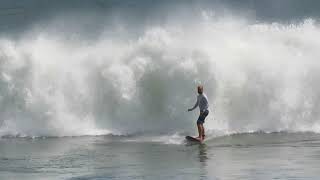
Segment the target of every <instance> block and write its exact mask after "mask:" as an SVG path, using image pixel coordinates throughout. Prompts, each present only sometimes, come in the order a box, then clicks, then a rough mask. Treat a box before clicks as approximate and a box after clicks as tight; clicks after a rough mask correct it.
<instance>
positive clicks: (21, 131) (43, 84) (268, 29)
mask: <svg viewBox="0 0 320 180" xmlns="http://www.w3.org/2000/svg"><path fill="white" fill-rule="evenodd" d="M318 37H320V27H319V25H318V24H317V23H316V22H315V21H314V20H312V19H306V20H304V21H303V22H301V23H296V24H280V23H252V22H250V21H249V20H245V19H241V18H235V17H233V18H231V17H230V18H227V17H216V16H213V15H210V13H207V12H202V18H200V19H198V20H197V21H194V22H192V24H191V25H189V26H188V27H186V26H185V25H180V24H179V23H176V24H170V25H169V24H168V25H159V26H152V27H145V28H144V30H143V33H137V34H135V35H134V36H133V37H130V38H128V39H124V38H121V37H117V36H112V35H110V34H108V33H105V34H103V35H101V37H100V38H99V40H98V41H93V42H92V41H91V42H87V41H85V40H81V39H72V38H66V37H65V36H60V35H59V33H57V34H49V33H46V32H45V30H43V31H32V32H31V33H30V32H29V33H26V34H25V36H24V37H23V38H21V39H19V40H13V39H7V38H5V37H2V38H1V40H0V72H1V74H0V123H1V127H0V136H7V135H14V136H80V135H101V134H109V133H111V134H119V135H126V134H134V133H154V134H175V133H191V132H194V131H195V127H194V126H195V125H194V124H195V120H196V118H197V113H198V112H196V111H194V112H193V113H187V112H186V110H187V109H188V108H189V107H191V106H192V105H193V104H194V101H195V99H196V85H198V84H203V85H204V87H205V92H206V94H207V95H208V97H209V101H210V112H211V113H210V115H209V117H208V119H207V120H206V128H207V130H208V132H211V133H213V134H214V133H220V134H228V133H239V132H240V133H241V132H255V131H264V132H274V131H310V132H320V119H319V118H320V111H319V109H320V94H319V92H320V85H319V84H320V62H319V57H320V51H319V48H320V39H319V38H318Z"/></svg>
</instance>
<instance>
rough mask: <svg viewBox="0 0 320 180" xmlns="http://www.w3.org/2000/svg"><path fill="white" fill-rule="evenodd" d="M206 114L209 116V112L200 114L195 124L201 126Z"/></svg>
mask: <svg viewBox="0 0 320 180" xmlns="http://www.w3.org/2000/svg"><path fill="white" fill-rule="evenodd" d="M208 114H209V110H205V111H204V112H203V113H201V114H200V115H199V118H198V121H197V124H203V123H204V120H205V119H206V117H207V116H208Z"/></svg>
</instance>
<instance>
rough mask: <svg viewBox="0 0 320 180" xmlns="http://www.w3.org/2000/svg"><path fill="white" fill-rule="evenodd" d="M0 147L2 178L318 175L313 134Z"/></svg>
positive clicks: (318, 143)
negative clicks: (193, 140) (201, 142)
mask: <svg viewBox="0 0 320 180" xmlns="http://www.w3.org/2000/svg"><path fill="white" fill-rule="evenodd" d="M172 138H173V137H172ZM175 138H177V137H175ZM181 138H183V137H181ZM168 139H170V138H168ZM178 139H179V138H178ZM0 145H1V146H0V153H1V156H0V162H1V163H0V178H1V179H26V180H27V179H30V180H33V179H72V180H82V179H95V180H100V179H159V180H160V179H319V177H320V173H319V168H320V156H319V153H320V136H319V135H318V134H314V133H269V134H265V133H248V134H237V135H231V136H222V137H218V138H213V139H209V140H207V141H206V142H205V143H204V144H188V143H186V142H179V143H178V142H176V143H175V144H173V143H170V141H169V140H164V141H163V142H161V141H148V140H142V139H141V138H139V137H122V136H85V137H63V138H36V139H31V138H18V139H16V138H4V139H1V140H0Z"/></svg>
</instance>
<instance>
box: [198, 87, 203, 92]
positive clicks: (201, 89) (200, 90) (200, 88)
mask: <svg viewBox="0 0 320 180" xmlns="http://www.w3.org/2000/svg"><path fill="white" fill-rule="evenodd" d="M198 93H199V94H202V93H203V86H201V85H199V86H198Z"/></svg>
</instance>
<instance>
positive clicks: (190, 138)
mask: <svg viewBox="0 0 320 180" xmlns="http://www.w3.org/2000/svg"><path fill="white" fill-rule="evenodd" d="M186 140H188V141H190V142H196V143H201V141H200V140H198V139H196V138H194V137H192V136H186Z"/></svg>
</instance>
